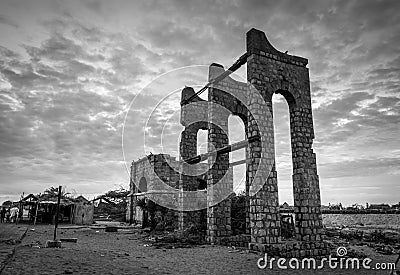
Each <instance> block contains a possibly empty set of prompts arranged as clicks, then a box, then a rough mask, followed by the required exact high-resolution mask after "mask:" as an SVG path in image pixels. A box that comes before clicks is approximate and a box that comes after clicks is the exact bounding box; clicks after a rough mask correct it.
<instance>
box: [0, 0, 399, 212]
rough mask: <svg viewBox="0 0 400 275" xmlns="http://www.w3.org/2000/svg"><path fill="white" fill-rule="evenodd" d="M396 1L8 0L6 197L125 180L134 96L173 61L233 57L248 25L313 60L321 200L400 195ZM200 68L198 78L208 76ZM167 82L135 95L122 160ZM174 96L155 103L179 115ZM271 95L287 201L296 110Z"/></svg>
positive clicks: (92, 191) (1, 182) (3, 9)
mask: <svg viewBox="0 0 400 275" xmlns="http://www.w3.org/2000/svg"><path fill="white" fill-rule="evenodd" d="M399 10H400V1H398V0H394V1H389V0H386V1H366V0H360V1H348V0H346V1H310V0H304V1H294V0H293V1H264V0H260V1H245V0H243V1H222V0H220V1H183V0H182V1H106V0H105V1H95V0H90V1H89V0H88V1H83V0H82V1H55V0H48V1H38V0H27V1H19V0H9V1H6V0H0V167H1V169H0V202H2V201H4V200H6V199H14V200H15V199H18V198H19V196H20V195H21V194H22V192H25V194H27V193H39V192H42V191H43V190H44V189H46V188H48V187H50V186H57V185H62V186H65V187H66V189H67V191H69V192H72V193H73V194H76V195H80V194H83V195H86V196H88V197H89V198H93V196H95V195H97V194H100V193H103V192H105V191H107V190H109V189H110V188H115V187H118V186H120V185H122V186H124V187H126V188H127V187H128V186H129V176H128V174H127V173H126V169H125V162H124V159H123V154H122V149H121V135H122V128H123V123H124V119H125V115H126V111H127V110H128V107H129V103H130V101H131V100H132V98H133V97H134V96H135V95H137V94H138V93H139V91H141V89H143V88H144V87H146V85H148V84H149V83H152V80H154V79H156V77H157V76H159V75H160V74H163V73H166V72H168V71H170V70H173V69H177V68H181V67H184V66H193V65H205V66H208V65H209V64H211V63H212V62H217V63H220V64H223V65H225V66H226V67H228V66H230V65H231V64H232V63H233V62H234V61H235V60H236V58H237V57H239V56H240V55H241V54H243V53H244V52H245V34H246V32H247V31H248V30H249V29H251V28H253V27H254V28H257V29H260V30H263V31H265V33H266V34H267V37H268V39H269V41H270V42H271V43H272V44H273V45H274V46H275V47H276V48H277V49H279V50H281V51H286V50H288V51H289V53H290V54H294V55H299V56H302V57H305V58H308V59H309V65H308V66H309V69H310V80H311V90H312V102H313V113H314V127H315V136H316V139H315V143H314V150H315V152H316V153H317V161H318V173H319V175H320V186H321V197H322V202H323V203H324V204H328V203H329V202H339V201H340V202H343V203H344V204H351V203H353V202H358V203H363V204H365V202H372V203H373V202H375V203H376V202H389V203H396V202H398V201H400V196H399V194H400V184H399V183H400V170H399V167H400V142H399V137H400V127H399V122H400V113H399V112H400V94H399V92H400V82H399V79H400V46H399V45H400V14H399ZM244 69H245V68H244ZM194 71H196V69H193V70H191V72H194ZM198 72H199V73H198V74H196V73H194V74H193V75H195V76H193V75H192V77H193V78H196V81H197V82H196V84H199V83H200V82H201V81H205V80H206V79H207V70H206V67H199V68H198ZM243 73H244V70H243V69H242V70H241V71H240V72H239V75H240V74H242V75H243ZM190 75H191V74H187V75H186V77H187V78H185V80H187V81H189V84H190V83H192V82H190V77H189V76H190ZM160 83H161V82H160ZM193 83H195V82H193ZM181 84H182V85H184V83H181ZM157 87H160V86H157ZM161 87H162V85H161ZM175 88H179V87H175ZM180 88H182V87H180ZM172 90H173V89H172V88H168V89H167V88H165V89H161V88H158V89H149V90H148V91H147V92H145V93H143V92H142V93H141V94H140V95H139V96H138V97H137V98H136V99H137V101H136V103H135V104H134V105H133V106H132V107H134V108H133V109H131V111H130V113H129V114H130V115H128V117H127V123H128V124H129V125H130V127H131V132H130V135H131V136H129V135H128V137H129V143H130V145H131V147H129V150H128V151H129V152H128V153H127V154H126V155H127V162H128V163H129V162H130V161H131V160H132V159H137V158H140V157H143V154H144V152H143V150H142V151H141V150H135V147H137V146H136V144H139V143H140V142H141V141H139V139H140V140H141V139H142V138H143V131H144V119H143V117H142V116H141V115H140V114H143V113H145V112H146V110H147V111H148V110H150V109H151V108H153V107H154V106H155V104H156V103H157V102H158V101H159V100H160V99H162V98H163V97H165V96H167V94H169V93H170V92H171V91H172ZM173 98H175V101H173V100H172V99H173ZM169 99H170V100H169V102H170V104H168V102H167V101H168V100H166V104H164V105H160V106H161V107H160V108H161V109H160V111H159V112H161V113H159V114H158V115H159V117H164V118H165V117H168V118H170V117H174V118H175V119H176V121H179V112H176V111H177V110H178V107H177V106H179V104H178V105H174V104H173V103H171V102H175V103H179V102H177V100H179V94H178V93H175V97H174V96H171V97H170V98H169ZM274 100H275V105H274V115H275V118H274V119H275V123H276V140H277V141H276V143H277V145H276V153H277V156H278V157H277V165H278V173H280V174H279V186H280V199H281V202H283V201H289V202H291V201H292V195H291V192H292V191H291V180H290V169H291V160H290V148H289V137H288V133H289V130H288V128H287V127H288V126H287V120H288V118H287V116H288V109H287V104H286V102H284V101H283V100H282V99H281V98H279V97H274ZM178 111H179V110H178ZM163 112H165V113H163ZM165 114H169V115H168V116H166V115H165ZM156 121H157V119H156ZM232 125H235V123H233V124H232ZM236 125H237V124H236ZM148 127H150V128H151V127H152V126H151V125H149V126H148ZM128 128H129V127H128ZM132 129H135V130H134V133H133V132H132ZM233 129H238V130H236V132H234V133H232V137H233V136H235V137H239V136H240V135H241V132H242V130H241V129H240V125H239V127H233ZM180 130H181V128H180V127H178V126H177V125H175V126H173V127H172V126H171V127H169V131H170V133H173V134H171V135H170V136H168V135H167V136H166V137H165V139H166V140H165V141H164V142H165V143H166V144H170V145H171V146H172V147H174V146H175V147H174V148H176V146H177V145H178V139H177V136H176V134H178V138H179V131H180ZM174 134H175V135H174ZM238 139H240V137H239V138H238ZM237 141H238V140H237ZM172 147H171V148H172ZM171 152H172V151H171ZM154 153H157V150H156V148H155V152H154ZM242 174H243V173H242ZM236 181H238V180H236Z"/></svg>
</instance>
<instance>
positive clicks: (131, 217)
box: [129, 193, 133, 224]
mask: <svg viewBox="0 0 400 275" xmlns="http://www.w3.org/2000/svg"><path fill="white" fill-rule="evenodd" d="M130 199H131V203H130V204H129V224H133V194H132V193H131V194H130Z"/></svg>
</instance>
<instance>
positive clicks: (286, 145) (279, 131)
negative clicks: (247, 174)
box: [272, 94, 295, 238]
mask: <svg viewBox="0 0 400 275" xmlns="http://www.w3.org/2000/svg"><path fill="white" fill-rule="evenodd" d="M272 104H273V107H272V108H273V121H274V143H275V168H276V172H277V181H278V197H279V204H280V212H281V214H280V216H281V231H282V232H281V236H282V237H283V238H290V237H293V236H294V233H295V232H294V215H293V203H294V199H293V180H292V174H293V164H292V150H291V138H290V117H289V104H292V102H287V99H286V97H284V96H283V95H281V94H276V95H274V96H273V97H272Z"/></svg>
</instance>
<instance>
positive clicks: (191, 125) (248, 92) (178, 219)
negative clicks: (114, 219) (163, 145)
mask: <svg viewBox="0 0 400 275" xmlns="http://www.w3.org/2000/svg"><path fill="white" fill-rule="evenodd" d="M243 60H244V62H246V63H247V83H245V82H239V81H236V80H234V79H232V78H231V77H229V76H228V75H229V72H228V73H227V70H225V69H224V67H223V66H222V65H219V64H211V66H210V67H209V81H210V82H209V84H210V85H208V86H207V89H208V100H203V99H201V98H200V97H199V96H198V95H197V94H196V93H195V91H194V90H193V89H192V88H190V87H186V88H185V89H183V90H182V99H181V123H182V125H183V126H184V127H185V129H184V131H183V132H182V134H181V140H180V161H179V160H175V159H174V158H172V157H170V156H168V155H161V154H160V155H150V156H147V157H145V158H143V159H141V160H138V161H135V162H133V163H132V167H131V191H132V194H133V195H132V198H133V199H132V206H131V207H130V210H131V212H132V213H128V217H131V218H132V217H133V219H134V217H136V216H137V215H138V214H137V208H135V201H136V200H137V198H139V197H143V196H147V197H148V198H150V199H154V200H157V199H158V200H160V197H162V199H161V200H162V202H163V203H164V205H169V207H168V208H169V209H172V210H171V213H172V214H171V215H170V218H171V219H173V220H174V222H175V224H176V228H177V229H184V228H185V227H186V226H189V225H190V224H201V223H204V224H206V225H207V227H206V232H205V233H206V238H207V241H208V242H209V243H219V244H237V243H239V244H245V245H248V246H249V247H250V248H251V249H254V250H259V251H273V252H274V253H275V254H280V255H284V256H313V255H324V254H327V253H328V248H327V245H326V244H325V243H324V242H323V240H322V239H323V236H322V215H321V202H320V188H319V178H318V174H317V166H316V156H315V153H314V151H313V139H314V128H313V117H312V107H311V93H310V80H309V70H308V68H307V63H308V60H307V59H305V58H302V57H298V56H293V55H289V54H287V53H283V52H280V51H278V50H277V49H275V48H274V47H273V46H272V45H271V44H270V42H269V41H268V40H267V38H266V36H265V34H264V33H263V32H262V31H259V30H256V29H251V30H250V31H248V32H247V36H246V53H245V54H244V55H243V56H242V57H241V59H240V62H239V63H240V64H239V66H240V65H242V63H243ZM232 68H234V69H233V70H235V69H236V67H235V66H233V67H232ZM224 74H225V75H224ZM221 75H223V78H222V79H221V77H220V76H221ZM274 94H281V95H283V97H284V98H285V99H286V101H287V104H288V106H289V115H290V135H291V148H292V162H293V174H292V181H293V195H294V220H295V238H294V239H293V240H290V241H287V240H285V241H283V239H282V236H281V220H280V213H279V201H278V182H277V173H276V169H275V149H274V125H273V120H272V97H273V95H274ZM230 115H236V116H238V117H239V118H240V119H241V120H242V121H243V124H244V126H245V135H246V141H244V142H242V143H238V144H233V145H232V144H229V139H228V132H229V129H228V118H229V116H230ZM199 130H207V131H208V143H209V146H208V154H207V155H206V156H197V132H198V131H199ZM243 144H245V148H246V149H245V150H246V160H245V161H244V162H245V165H246V196H247V198H248V200H247V205H246V213H247V217H246V233H247V234H245V235H243V236H232V228H231V201H230V199H229V195H230V194H231V193H232V192H233V180H232V169H231V168H232V164H231V163H230V161H229V154H228V153H227V152H230V151H233V150H236V149H237V148H243ZM204 159H207V169H205V170H203V168H204V163H203V164H202V163H200V162H201V161H203V160H204ZM199 163H200V164H199ZM162 183H164V184H162ZM161 185H163V187H162V186H161ZM165 186H167V188H166V187H165ZM189 210H194V211H189Z"/></svg>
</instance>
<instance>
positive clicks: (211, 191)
mask: <svg viewBox="0 0 400 275" xmlns="http://www.w3.org/2000/svg"><path fill="white" fill-rule="evenodd" d="M221 71H223V68H222V70H221V68H220V67H215V66H213V65H212V66H210V71H209V80H210V79H212V78H215V77H216V76H218V75H219V74H220V73H221ZM224 96H226V95H225V92H224V91H222V90H220V89H215V88H210V89H209V91H208V101H209V102H210V105H209V109H208V121H209V124H208V143H209V145H208V152H209V153H212V151H213V150H214V148H215V149H219V148H222V147H225V146H227V145H229V139H228V118H229V115H230V112H229V110H227V109H226V108H223V107H222V106H221V105H220V104H219V103H220V101H223V98H224ZM211 145H212V146H211ZM208 164H209V170H208V176H207V239H208V241H209V242H210V243H219V242H220V240H221V238H223V237H227V236H230V235H231V234H232V230H231V200H230V199H229V198H228V196H229V194H231V193H232V192H233V180H232V172H231V171H232V169H229V154H222V155H218V156H213V157H209V158H208Z"/></svg>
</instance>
